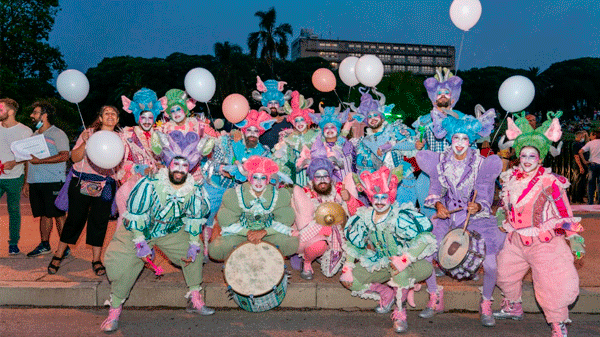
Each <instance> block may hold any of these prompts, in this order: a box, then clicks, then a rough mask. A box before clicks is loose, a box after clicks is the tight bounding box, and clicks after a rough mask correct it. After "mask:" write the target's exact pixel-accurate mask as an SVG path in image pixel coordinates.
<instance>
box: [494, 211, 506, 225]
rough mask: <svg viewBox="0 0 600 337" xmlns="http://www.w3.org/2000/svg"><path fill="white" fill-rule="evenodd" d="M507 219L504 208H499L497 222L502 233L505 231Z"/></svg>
mask: <svg viewBox="0 0 600 337" xmlns="http://www.w3.org/2000/svg"><path fill="white" fill-rule="evenodd" d="M505 219H506V212H505V211H504V208H502V207H500V208H498V210H497V211H496V221H498V228H500V230H501V231H504V226H502V223H503V222H504V220H505Z"/></svg>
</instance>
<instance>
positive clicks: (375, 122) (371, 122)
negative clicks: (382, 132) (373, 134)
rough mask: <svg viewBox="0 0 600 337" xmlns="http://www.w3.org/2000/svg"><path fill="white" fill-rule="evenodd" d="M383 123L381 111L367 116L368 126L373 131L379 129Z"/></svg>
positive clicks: (372, 112)
mask: <svg viewBox="0 0 600 337" xmlns="http://www.w3.org/2000/svg"><path fill="white" fill-rule="evenodd" d="M382 123H383V118H381V113H380V112H379V111H371V112H369V114H368V115H367V125H368V126H369V127H370V128H371V129H377V128H378V127H380V126H381V124H382Z"/></svg>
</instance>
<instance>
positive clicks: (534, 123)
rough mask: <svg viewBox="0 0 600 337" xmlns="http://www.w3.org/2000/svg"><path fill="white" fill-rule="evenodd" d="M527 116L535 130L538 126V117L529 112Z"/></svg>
mask: <svg viewBox="0 0 600 337" xmlns="http://www.w3.org/2000/svg"><path fill="white" fill-rule="evenodd" d="M525 118H527V121H528V122H529V125H531V128H532V129H534V130H535V128H536V126H537V118H536V117H535V115H532V114H529V115H527V116H525Z"/></svg>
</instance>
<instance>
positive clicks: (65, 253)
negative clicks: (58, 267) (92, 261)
mask: <svg viewBox="0 0 600 337" xmlns="http://www.w3.org/2000/svg"><path fill="white" fill-rule="evenodd" d="M69 255H71V248H69V246H67V249H65V252H64V253H63V259H64V258H65V257H68V256H69Z"/></svg>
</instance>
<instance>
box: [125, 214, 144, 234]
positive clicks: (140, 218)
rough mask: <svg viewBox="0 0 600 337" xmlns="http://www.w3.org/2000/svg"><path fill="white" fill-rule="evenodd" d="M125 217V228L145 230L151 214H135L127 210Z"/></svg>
mask: <svg viewBox="0 0 600 337" xmlns="http://www.w3.org/2000/svg"><path fill="white" fill-rule="evenodd" d="M123 218H125V219H127V220H128V221H126V222H125V223H126V225H125V228H126V229H128V230H134V229H135V230H138V231H143V230H144V229H146V224H147V223H148V221H149V220H150V216H149V215H148V214H147V213H143V214H133V213H130V212H125V214H123Z"/></svg>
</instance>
